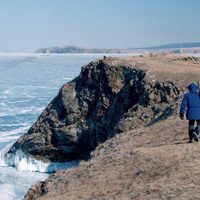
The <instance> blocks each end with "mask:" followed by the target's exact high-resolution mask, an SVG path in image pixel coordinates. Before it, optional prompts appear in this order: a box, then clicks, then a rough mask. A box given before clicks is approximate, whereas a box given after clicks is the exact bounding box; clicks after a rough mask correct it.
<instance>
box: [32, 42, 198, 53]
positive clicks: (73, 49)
mask: <svg viewBox="0 0 200 200" xmlns="http://www.w3.org/2000/svg"><path fill="white" fill-rule="evenodd" d="M166 49H167V50H171V49H173V50H174V49H178V51H180V52H179V53H181V52H183V51H186V50H187V52H189V53H193V52H194V53H199V52H200V42H190V43H170V44H164V45H159V46H152V47H142V48H124V49H121V48H83V47H78V46H57V47H56V46H55V47H47V48H40V49H37V50H36V51H35V53H58V54H64V53H141V52H143V51H145V50H148V51H152V52H154V51H157V50H166ZM183 49H184V50H183ZM187 52H185V53H187ZM183 53H184V52H183Z"/></svg>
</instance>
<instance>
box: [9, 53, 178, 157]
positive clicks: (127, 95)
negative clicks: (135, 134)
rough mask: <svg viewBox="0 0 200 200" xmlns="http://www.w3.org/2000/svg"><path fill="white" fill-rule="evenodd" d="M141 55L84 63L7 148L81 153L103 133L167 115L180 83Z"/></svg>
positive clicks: (51, 153) (40, 154) (43, 153)
mask: <svg viewBox="0 0 200 200" xmlns="http://www.w3.org/2000/svg"><path fill="white" fill-rule="evenodd" d="M146 57H147V56H146ZM146 57H145V58H143V57H139V58H138V57H132V58H130V59H118V58H105V59H103V60H97V61H95V62H91V63H89V64H88V65H86V66H84V67H83V68H82V70H81V73H80V75H79V76H78V77H77V78H75V79H74V80H72V81H71V82H69V83H67V84H65V85H63V87H62V88H61V90H60V92H59V93H58V95H57V96H56V97H55V99H53V101H52V102H51V103H50V104H49V105H48V106H47V108H46V109H45V110H44V111H43V112H42V114H41V115H40V116H39V118H38V120H37V121H36V123H34V124H33V126H32V127H31V128H30V129H29V130H28V132H27V133H26V134H25V135H23V136H22V137H21V138H20V139H19V140H18V141H17V142H16V143H15V144H14V145H13V147H12V148H11V150H10V151H9V153H15V152H16V151H17V150H19V149H21V150H22V151H23V152H24V153H25V154H28V155H30V156H33V157H35V158H36V159H41V160H44V161H69V160H74V159H80V158H87V157H88V156H89V153H90V152H91V150H93V149H94V148H95V147H96V146H98V144H100V143H103V142H104V141H106V140H107V139H108V138H111V137H113V136H114V135H116V134H118V133H120V132H125V131H129V130H133V129H135V128H139V127H143V126H146V125H150V124H151V123H154V122H156V121H158V120H160V119H165V118H167V117H169V116H170V115H172V113H173V110H174V109H175V107H176V105H177V100H178V99H179V96H180V95H181V93H182V91H181V88H179V84H176V83H175V82H172V80H170V79H169V78H167V77H170V76H166V75H165V74H164V73H167V72H164V70H165V71H167V70H169V69H164V66H163V71H156V70H155V69H153V68H152V67H154V66H151V65H148V66H147V63H146V64H145V63H142V62H146V61H147V60H148V59H149V60H155V59H158V58H157V57H149V58H148V59H147V58H146ZM138 61H140V62H138ZM164 61H165V60H164ZM164 61H163V62H164ZM174 62H178V61H176V60H174ZM149 67H151V68H152V69H150V68H149ZM148 68H149V69H148ZM163 75H165V77H166V79H165V77H162V76H163Z"/></svg>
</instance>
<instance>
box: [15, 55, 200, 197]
mask: <svg viewBox="0 0 200 200" xmlns="http://www.w3.org/2000/svg"><path fill="white" fill-rule="evenodd" d="M187 60H188V59H187ZM197 62H198V61H197ZM197 62H195V63H193V62H190V61H187V62H186V61H185V58H184V57H177V56H174V55H164V54H163V55H146V56H141V57H130V58H124V59H117V58H106V59H104V60H98V61H95V62H92V63H90V64H89V65H87V66H85V67H83V68H82V72H81V74H80V76H79V77H77V78H76V79H74V80H73V81H72V82H70V83H68V84H66V85H64V86H63V87H62V89H61V91H60V93H59V95H58V96H57V97H56V98H55V99H54V100H53V101H52V102H51V103H50V105H49V106H48V107H47V108H46V109H45V110H44V112H43V113H42V115H41V116H40V117H39V119H38V121H37V122H36V123H35V124H34V125H33V126H32V128H31V129H30V130H29V132H28V133H27V134H26V135H25V136H23V137H22V138H21V139H20V140H19V141H18V142H17V143H16V144H15V145H14V148H16V149H17V148H21V149H22V150H23V151H24V152H26V153H28V154H30V155H34V156H36V157H38V158H41V159H44V158H46V159H49V160H55V159H56V157H55V156H56V155H57V156H60V155H61V157H58V160H66V159H74V158H78V157H79V156H80V155H81V156H83V155H87V154H89V152H90V151H91V150H92V149H94V148H95V147H96V146H97V145H98V146H97V147H96V148H95V150H94V151H92V152H91V158H90V159H89V160H88V161H81V162H80V165H79V166H78V167H77V168H74V169H71V170H69V171H64V170H63V171H58V172H56V173H55V174H53V175H51V176H50V177H49V178H48V179H47V180H45V181H44V182H40V183H38V184H36V185H35V186H33V187H32V188H31V189H30V190H29V191H28V193H27V195H26V196H25V199H26V200H32V199H40V200H46V199H48V200H51V199H52V200H60V199H66V200H67V199H69V200H76V199H83V200H88V199H96V200H102V199H116V200H122V199H126V200H131V199H138V200H148V199H180V200H183V199H184V200H188V199H199V195H200V192H199V191H200V190H199V189H200V187H199V184H198V183H199V163H200V155H199V145H198V144H197V143H196V144H194V143H193V144H187V139H188V138H187V135H188V134H187V121H181V120H180V119H179V115H178V108H179V104H180V100H181V98H180V97H182V95H183V93H184V91H186V87H185V86H187V84H188V83H189V82H191V81H196V82H198V80H199V77H200V63H199V64H198V63H197ZM117 133H120V134H117ZM105 140H107V141H105ZM104 141H105V142H104ZM103 142H104V143H103ZM99 143H102V144H99ZM63 146H64V147H65V148H66V149H65V148H64V147H63ZM36 147H37V148H38V151H36V150H35V149H34V148H36ZM14 148H13V149H14ZM45 151H46V152H45ZM48 151H49V153H48ZM42 153H44V154H42ZM45 153H46V154H45ZM78 154H79V155H78Z"/></svg>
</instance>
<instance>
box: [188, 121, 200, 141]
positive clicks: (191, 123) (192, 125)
mask: <svg viewBox="0 0 200 200" xmlns="http://www.w3.org/2000/svg"><path fill="white" fill-rule="evenodd" d="M195 121H196V124H197V125H196V127H195ZM194 131H195V132H196V133H197V134H198V135H199V133H200V120H189V126H188V133H189V138H190V140H192V138H193V135H192V132H194Z"/></svg>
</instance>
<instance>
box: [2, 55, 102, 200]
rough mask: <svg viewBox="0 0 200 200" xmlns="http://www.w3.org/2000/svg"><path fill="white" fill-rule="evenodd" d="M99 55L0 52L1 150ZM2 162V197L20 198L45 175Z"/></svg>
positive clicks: (34, 119)
mask: <svg viewBox="0 0 200 200" xmlns="http://www.w3.org/2000/svg"><path fill="white" fill-rule="evenodd" d="M102 56H103V55H97V54H95V55H94V54H93V55H73V54H69V55H48V54H31V53H24V54H22V53H19V54H16V53H0V153H1V154H2V153H3V152H4V151H5V149H6V148H7V147H8V146H10V145H11V144H12V143H14V142H15V141H16V140H17V139H18V138H19V137H20V136H21V135H22V134H24V133H25V132H26V131H27V129H28V128H29V127H30V126H31V124H32V123H33V122H35V121H36V120H37V118H38V116H39V115H40V113H41V112H42V110H43V109H44V108H45V106H47V104H48V103H49V102H50V101H51V100H52V99H53V98H54V97H55V96H56V95H57V93H58V91H59V89H60V87H61V86H62V85H63V84H64V83H66V82H68V81H70V80H72V79H73V78H74V77H76V76H77V75H79V73H80V69H81V66H82V65H84V64H87V63H88V62H90V61H92V60H94V59H96V58H99V57H102ZM0 159H2V158H0ZM2 162H3V161H2V160H1V161H0V163H1V167H0V191H1V197H0V199H1V200H14V199H15V200H21V199H23V196H24V195H25V193H26V191H27V189H28V188H30V186H31V185H32V184H34V183H35V182H36V181H39V180H44V179H45V178H46V177H47V176H48V174H47V173H41V172H33V171H34V170H32V169H33V168H32V167H33V166H25V165H26V164H27V163H21V165H20V167H18V168H15V167H11V166H6V165H3V164H2ZM36 171H37V170H36Z"/></svg>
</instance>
